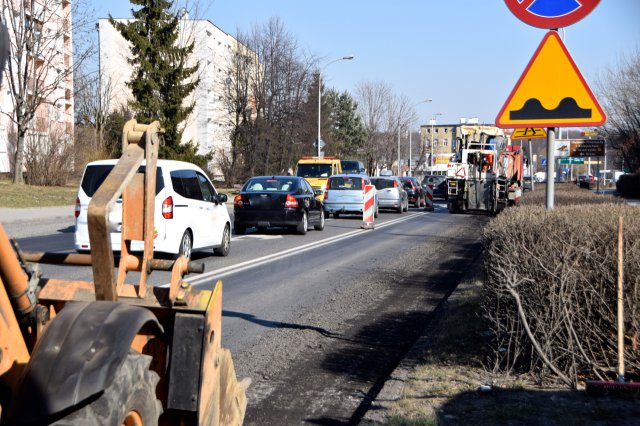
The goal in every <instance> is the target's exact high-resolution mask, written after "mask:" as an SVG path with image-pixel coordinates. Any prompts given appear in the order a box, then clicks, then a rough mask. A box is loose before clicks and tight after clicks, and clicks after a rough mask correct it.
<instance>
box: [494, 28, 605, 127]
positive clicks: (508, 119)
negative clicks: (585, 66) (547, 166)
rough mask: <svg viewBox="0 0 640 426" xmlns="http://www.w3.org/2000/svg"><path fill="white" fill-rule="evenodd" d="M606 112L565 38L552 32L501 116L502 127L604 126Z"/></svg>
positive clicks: (499, 125) (499, 124)
mask: <svg viewBox="0 0 640 426" xmlns="http://www.w3.org/2000/svg"><path fill="white" fill-rule="evenodd" d="M605 120H606V116H605V114H604V111H603V110H602V108H601V107H600V105H599V104H598V101H597V100H596V98H595V96H594V94H593V92H592V91H591V89H590V88H589V86H588V85H587V83H586V81H585V80H584V78H583V77H582V74H580V70H579V69H578V67H577V66H576V64H575V62H574V61H573V59H572V58H571V55H570V54H569V51H568V50H567V48H566V47H565V45H564V43H563V42H562V39H561V38H560V36H559V35H558V33H557V32H556V31H549V32H548V33H547V34H546V35H545V37H544V39H543V40H542V42H541V43H540V46H539V47H538V49H537V50H536V52H535V53H534V55H533V57H532V58H531V61H530V62H529V64H528V65H527V68H526V69H525V70H524V73H523V74H522V76H521V77H520V80H518V82H517V83H516V86H515V87H514V89H513V91H512V92H511V94H510V95H509V98H508V99H507V102H506V103H505V104H504V106H503V107H502V109H501V110H500V112H499V113H498V117H497V118H496V125H497V126H498V127H502V128H511V127H513V128H522V127H547V128H548V127H578V126H600V125H602V124H603V123H604V122H605Z"/></svg>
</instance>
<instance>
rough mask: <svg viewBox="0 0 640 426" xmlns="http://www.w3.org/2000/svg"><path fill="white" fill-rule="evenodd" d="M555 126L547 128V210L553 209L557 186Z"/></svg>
mask: <svg viewBox="0 0 640 426" xmlns="http://www.w3.org/2000/svg"><path fill="white" fill-rule="evenodd" d="M555 131H556V130H555V128H554V127H549V128H547V192H546V195H547V210H553V194H554V190H555V188H554V186H555V177H556V176H555V174H556V173H555V164H556V158H555V155H556V152H555V150H556V147H555V143H556V134H555Z"/></svg>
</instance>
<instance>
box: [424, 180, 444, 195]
mask: <svg viewBox="0 0 640 426" xmlns="http://www.w3.org/2000/svg"><path fill="white" fill-rule="evenodd" d="M427 185H432V187H433V198H434V199H435V198H443V199H447V177H446V176H444V175H427V176H425V177H424V179H422V187H423V188H424V190H425V191H426V190H427V188H426V186H427Z"/></svg>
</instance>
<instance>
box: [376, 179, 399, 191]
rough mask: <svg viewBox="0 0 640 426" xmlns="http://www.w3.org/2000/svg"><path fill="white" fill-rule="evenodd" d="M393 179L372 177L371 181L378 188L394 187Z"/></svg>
mask: <svg viewBox="0 0 640 426" xmlns="http://www.w3.org/2000/svg"><path fill="white" fill-rule="evenodd" d="M393 182H394V181H393V179H371V183H372V184H374V185H375V187H376V189H386V188H393Z"/></svg>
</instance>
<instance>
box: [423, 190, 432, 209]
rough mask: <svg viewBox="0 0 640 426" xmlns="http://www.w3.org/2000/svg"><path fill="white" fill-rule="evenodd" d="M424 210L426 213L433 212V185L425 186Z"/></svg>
mask: <svg viewBox="0 0 640 426" xmlns="http://www.w3.org/2000/svg"><path fill="white" fill-rule="evenodd" d="M424 209H425V210H426V211H429V212H432V211H433V184H431V183H429V184H427V192H426V194H424Z"/></svg>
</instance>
